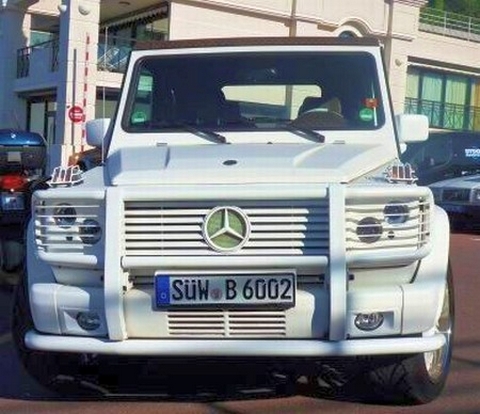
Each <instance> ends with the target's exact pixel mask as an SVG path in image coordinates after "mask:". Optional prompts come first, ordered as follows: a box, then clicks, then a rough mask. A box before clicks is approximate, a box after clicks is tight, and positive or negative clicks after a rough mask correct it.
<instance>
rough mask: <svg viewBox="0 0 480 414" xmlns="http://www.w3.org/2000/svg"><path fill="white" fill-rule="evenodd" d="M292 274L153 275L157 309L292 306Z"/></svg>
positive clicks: (294, 286) (293, 297)
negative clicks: (207, 306) (205, 306)
mask: <svg viewBox="0 0 480 414" xmlns="http://www.w3.org/2000/svg"><path fill="white" fill-rule="evenodd" d="M295 293H296V279H295V274H294V273H281V274H280V273H273V274H272V273H268V274H255V275H252V274H248V275H237V274H235V275H204V276H195V275H193V276H192V275H168V274H164V273H162V272H157V273H156V274H155V302H156V305H157V307H165V306H177V305H178V306H204V305H210V306H211V305H222V306H224V305H234V306H258V305H277V306H282V307H289V306H293V305H294V303H295Z"/></svg>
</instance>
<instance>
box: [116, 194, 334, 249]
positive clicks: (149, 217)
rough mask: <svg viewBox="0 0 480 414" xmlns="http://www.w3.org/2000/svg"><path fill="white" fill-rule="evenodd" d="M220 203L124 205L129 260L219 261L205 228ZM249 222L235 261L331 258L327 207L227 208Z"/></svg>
mask: <svg viewBox="0 0 480 414" xmlns="http://www.w3.org/2000/svg"><path fill="white" fill-rule="evenodd" d="M219 205H221V204H219V203H218V202H197V203H193V202H185V203H169V202H160V201H158V202H157V201H125V205H124V217H125V220H124V230H123V231H124V246H125V247H124V248H125V256H195V255H199V256H205V255H218V254H221V253H218V252H216V251H214V250H213V249H212V248H211V247H210V246H209V245H208V244H207V243H206V241H205V239H204V236H203V231H202V229H203V224H204V221H205V217H206V216H207V215H208V214H209V212H210V211H211V210H212V209H213V208H215V207H218V206H219ZM225 205H226V206H235V207H238V208H240V209H242V211H243V212H244V213H245V214H246V215H247V216H248V220H249V222H250V225H251V232H250V237H249V240H248V241H247V243H246V244H245V245H244V246H243V247H242V248H241V249H240V250H238V251H236V252H234V253H231V255H327V254H328V247H329V246H328V242H329V227H328V201H327V200H326V199H324V200H323V199H320V200H299V201H278V202H277V201H269V202H265V201H251V202H227V203H225Z"/></svg>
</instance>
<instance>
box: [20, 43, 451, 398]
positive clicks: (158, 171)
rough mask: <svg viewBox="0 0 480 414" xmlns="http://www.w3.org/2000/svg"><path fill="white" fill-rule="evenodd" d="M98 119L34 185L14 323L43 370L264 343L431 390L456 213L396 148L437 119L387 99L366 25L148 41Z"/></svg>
mask: <svg viewBox="0 0 480 414" xmlns="http://www.w3.org/2000/svg"><path fill="white" fill-rule="evenodd" d="M100 124H102V122H101V121H98V120H97V121H93V122H91V123H90V124H89V127H90V131H89V132H88V142H89V144H90V145H94V146H97V147H99V148H102V151H103V157H102V162H101V164H100V165H99V166H97V167H95V168H92V169H91V170H89V171H86V172H81V171H79V170H78V169H76V168H75V167H68V168H66V167H65V168H58V169H56V170H55V171H54V173H53V175H52V177H51V180H50V183H49V188H47V189H40V190H38V191H36V192H35V193H34V196H33V201H32V218H31V222H30V224H29V227H28V230H27V235H26V243H27V250H28V252H27V262H26V271H25V276H24V278H23V279H22V282H21V283H20V284H19V286H18V289H17V291H16V296H15V301H14V320H13V333H14V338H15V342H16V345H17V348H18V350H19V352H20V355H21V358H22V360H23V363H24V365H25V366H26V368H27V370H28V371H29V372H30V373H31V374H32V375H33V376H34V377H35V378H36V379H37V380H38V381H40V382H41V383H42V384H45V385H52V381H53V380H54V378H55V377H56V376H57V375H58V374H59V373H62V370H67V371H68V373H69V374H72V373H75V374H78V373H80V372H81V369H80V368H79V367H81V365H82V361H86V360H88V358H86V357H87V356H89V355H100V356H102V355H115V356H122V357H124V358H129V357H133V356H145V357H147V356H148V357H165V358H174V357H177V358H178V357H180V358H185V359H187V358H189V357H215V359H218V358H220V359H222V358H225V360H227V359H228V358H245V359H246V360H248V359H254V358H265V359H272V360H276V361H288V365H289V367H292V366H295V363H297V362H298V364H301V363H304V362H308V363H309V365H310V366H318V367H319V369H318V375H319V376H320V377H321V376H322V373H323V370H322V367H323V366H324V364H327V365H328V361H335V367H336V368H335V372H336V375H337V376H339V377H340V376H341V378H342V381H340V379H339V378H335V380H334V381H330V383H331V385H332V386H333V384H337V385H338V384H339V383H342V384H351V383H352V381H357V383H358V381H360V382H361V383H362V384H369V388H370V389H373V390H374V391H376V392H377V393H378V395H379V396H381V397H383V398H385V399H388V400H390V401H396V402H404V403H424V402H427V401H430V400H432V399H433V398H435V397H436V396H438V395H439V393H440V392H441V390H442V388H443V386H444V383H445V380H446V376H447V373H448V370H449V365H450V359H451V352H452V340H453V339H452V338H453V337H452V331H453V286H452V277H451V273H450V270H449V259H448V254H449V224H448V218H447V216H446V214H445V212H444V211H443V210H441V209H440V208H438V207H436V206H435V205H434V201H433V198H432V194H431V192H430V190H429V189H428V188H426V187H420V186H417V185H416V184H415V181H416V177H415V172H414V171H413V170H412V168H411V167H410V165H408V164H402V163H401V162H400V161H399V159H398V157H399V148H400V147H401V145H402V144H404V143H406V142H412V141H419V140H423V139H426V137H427V133H428V122H427V121H426V118H425V117H423V116H420V115H399V116H396V117H394V116H393V115H392V104H391V101H390V96H389V91H388V85H387V79H386V76H385V71H384V65H383V63H382V56H381V47H380V46H379V44H378V42H377V41H376V40H372V39H338V38H335V39H333V38H262V39H258V38H250V39H215V40H213V39H211V40H192V41H171V42H162V43H160V44H158V45H157V47H156V48H152V47H151V45H150V46H149V49H145V50H135V51H133V52H132V54H131V57H130V61H129V65H128V69H127V71H126V74H125V78H124V87H123V90H122V93H121V96H120V99H119V102H118V108H117V111H116V115H115V117H114V119H112V120H111V121H110V123H109V127H108V130H107V131H106V133H105V136H104V134H103V133H102V132H101V131H100V130H101V128H98V126H99V125H100ZM96 127H97V128H96ZM92 131H93V132H92ZM99 131H100V132H99ZM80 357H81V358H80ZM339 362H340V363H339ZM352 369H354V375H352V374H351V372H350V371H351V370H352ZM349 372H350V373H349ZM72 375H73V374H72ZM331 375H332V371H331V370H329V371H328V375H324V378H323V382H327V383H328V382H329V379H330V380H331ZM345 386H346V385H345Z"/></svg>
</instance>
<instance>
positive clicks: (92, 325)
mask: <svg viewBox="0 0 480 414" xmlns="http://www.w3.org/2000/svg"><path fill="white" fill-rule="evenodd" d="M77 323H78V325H79V326H80V328H82V329H84V330H85V331H94V330H96V329H98V328H100V325H101V320H100V316H99V315H98V313H97V312H79V313H78V315H77Z"/></svg>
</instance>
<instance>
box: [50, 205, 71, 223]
mask: <svg viewBox="0 0 480 414" xmlns="http://www.w3.org/2000/svg"><path fill="white" fill-rule="evenodd" d="M53 214H54V216H53V220H54V221H55V224H56V225H57V226H59V227H71V226H73V225H74V224H75V221H76V220H77V211H76V210H75V208H73V207H72V206H71V205H69V204H59V205H58V206H57V207H56V208H55V210H54V212H53Z"/></svg>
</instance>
